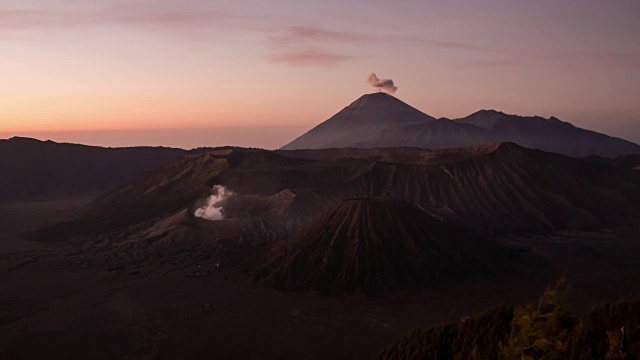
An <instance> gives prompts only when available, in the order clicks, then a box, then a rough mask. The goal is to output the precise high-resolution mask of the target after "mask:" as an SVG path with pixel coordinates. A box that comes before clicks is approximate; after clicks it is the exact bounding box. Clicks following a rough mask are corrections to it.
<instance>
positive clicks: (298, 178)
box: [45, 143, 640, 240]
mask: <svg viewBox="0 0 640 360" xmlns="http://www.w3.org/2000/svg"><path fill="white" fill-rule="evenodd" d="M214 185H223V186H225V187H227V188H228V189H229V190H231V191H233V192H235V193H236V197H235V199H236V200H234V202H231V203H230V204H229V206H228V208H227V209H225V214H227V215H228V217H230V218H234V219H258V221H257V222H255V224H256V226H259V227H265V228H264V229H260V231H261V232H262V231H266V232H270V233H271V235H270V236H269V237H270V238H271V239H274V240H281V239H283V238H284V237H286V236H290V235H291V230H292V229H293V230H295V229H294V227H296V226H300V225H303V224H305V223H308V222H309V221H312V220H314V219H315V218H317V217H318V216H320V214H322V213H323V212H324V211H326V210H327V209H328V208H330V207H331V206H333V205H334V204H336V203H338V202H340V201H342V200H345V199H350V198H360V197H382V198H393V199H401V200H405V201H407V202H409V203H411V204H414V205H416V206H418V207H419V208H421V209H424V210H425V211H427V212H428V213H429V214H432V215H433V216H435V217H437V218H438V219H440V220H442V221H444V222H445V223H447V224H449V225H455V226H460V227H463V228H465V229H467V230H469V231H472V232H475V233H478V234H485V235H497V234H504V233H512V232H529V233H540V232H550V231H556V230H565V229H569V230H578V229H597V228H602V227H609V226H617V225H629V224H631V223H633V222H634V221H635V219H637V217H638V215H639V214H640V172H638V171H634V170H630V169H624V168H619V167H613V166H609V165H607V164H599V163H594V162H591V161H587V160H579V159H574V158H571V157H567V156H563V155H558V154H552V153H545V152H542V151H538V150H530V149H526V148H523V147H520V146H518V145H515V144H510V143H506V144H492V145H484V146H476V147H466V148H456V149H447V150H438V151H426V150H421V149H373V150H356V149H329V150H311V151H290V152H289V151H277V152H271V151H266V150H249V149H226V150H224V149H221V150H218V151H215V152H209V153H205V154H201V155H191V156H187V157H183V158H181V159H178V160H176V161H174V162H172V163H171V164H168V165H166V166H164V167H161V168H159V169H157V170H154V171H152V172H150V173H148V174H147V175H145V176H144V177H142V178H139V179H137V180H135V181H133V182H131V183H129V184H128V185H127V186H125V187H122V188H120V189H117V190H115V191H112V192H110V193H108V194H105V195H104V196H102V197H100V198H98V199H97V200H96V201H95V202H94V203H93V204H91V206H90V207H89V208H88V209H87V210H86V211H85V212H84V213H83V214H82V216H81V217H80V218H79V219H77V220H74V221H72V222H69V223H67V224H59V225H57V226H54V227H52V228H49V229H48V231H47V232H46V234H47V236H45V237H46V238H49V239H54V238H57V239H63V238H67V237H73V236H74V233H75V235H76V236H82V235H88V234H92V233H93V234H95V233H100V232H104V231H105V230H107V229H123V228H125V227H127V226H130V225H132V224H136V223H141V222H151V223H153V222H155V221H159V220H160V219H163V218H165V217H167V216H171V215H173V214H175V213H177V212H179V211H181V210H185V209H193V206H194V205H195V203H196V201H198V199H202V198H203V197H206V196H208V194H209V191H211V187H212V186H214ZM281 193H282V194H287V198H288V199H289V200H288V201H286V202H285V203H282V205H278V209H279V210H278V211H277V215H273V212H270V211H267V213H269V214H268V215H267V218H268V219H267V218H265V215H264V214H265V211H264V209H266V208H269V206H270V205H265V204H267V203H268V202H269V201H270V200H268V199H269V198H270V197H273V196H277V195H278V194H281ZM274 216H275V218H273V217H274ZM265 222H269V223H271V224H273V226H267V225H266V223H265ZM79 229H82V230H83V231H79ZM282 229H284V230H282ZM225 231H226V230H225ZM55 233H58V234H59V235H55ZM225 233H226V232H225ZM214 237H215V236H214Z"/></svg>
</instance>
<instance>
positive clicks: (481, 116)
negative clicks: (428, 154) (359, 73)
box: [282, 93, 640, 157]
mask: <svg viewBox="0 0 640 360" xmlns="http://www.w3.org/2000/svg"><path fill="white" fill-rule="evenodd" d="M494 142H514V143H517V144H519V145H521V146H525V147H528V148H532V149H540V150H544V151H549V152H556V153H561V154H565V155H569V156H575V157H584V156H589V155H599V156H604V157H616V156H621V155H627V154H640V145H638V144H634V143H632V142H629V141H626V140H622V139H618V138H614V137H610V136H607V135H604V134H599V133H597V132H594V131H590V130H585V129H581V128H577V127H575V126H573V125H571V124H570V123H567V122H563V121H560V120H558V119H556V118H554V117H551V118H549V119H545V118H542V117H539V116H535V117H521V116H515V115H508V114H504V113H502V112H498V111H494V110H482V111H478V112H476V113H474V114H471V115H469V116H467V117H465V118H462V119H457V120H449V119H438V120H435V121H434V120H433V118H431V117H430V116H428V115H425V114H423V113H421V112H419V111H418V110H416V109H414V108H412V107H410V106H409V105H407V104H404V103H403V102H401V101H400V100H398V99H396V98H394V97H393V96H391V95H387V94H382V93H375V94H368V95H364V96H362V97H361V98H360V99H358V100H357V101H355V102H354V103H353V104H351V105H349V106H348V107H346V108H345V109H343V110H342V111H340V112H339V113H338V114H336V115H334V116H333V117H332V118H330V119H329V120H327V121H325V122H323V123H321V124H320V125H318V126H317V127H315V128H314V129H312V130H310V131H309V132H307V133H306V134H303V135H302V136H300V137H299V138H297V139H296V140H294V141H292V142H291V143H289V144H287V145H285V146H283V147H282V149H283V150H294V149H326V148H332V147H356V148H365V149H368V148H379V147H416V148H423V149H432V150H435V149H445V148H451V147H462V146H474V145H481V144H489V143H494Z"/></svg>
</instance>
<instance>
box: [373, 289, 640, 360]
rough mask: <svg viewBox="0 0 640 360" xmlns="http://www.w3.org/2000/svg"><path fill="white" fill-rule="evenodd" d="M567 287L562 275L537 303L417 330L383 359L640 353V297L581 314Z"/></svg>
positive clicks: (582, 358)
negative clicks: (574, 310)
mask: <svg viewBox="0 0 640 360" xmlns="http://www.w3.org/2000/svg"><path fill="white" fill-rule="evenodd" d="M563 289H564V282H562V281H560V282H559V283H558V284H557V285H556V286H555V287H553V288H550V289H547V291H545V292H544V294H543V295H542V297H541V298H540V300H539V301H538V303H537V304H535V305H532V304H529V305H526V306H519V307H515V308H514V307H507V306H498V307H495V308H493V309H491V310H489V311H487V312H485V313H484V314H481V315H478V316H475V317H472V318H469V319H466V320H465V321H463V322H462V323H460V324H453V323H451V324H446V325H439V326H435V327H431V328H428V329H418V330H415V331H414V332H412V333H410V334H408V335H406V336H404V337H402V338H401V339H400V340H398V342H396V343H395V344H394V345H392V346H390V347H388V348H386V349H384V350H383V351H382V353H380V354H379V355H378V359H436V360H440V359H447V360H462V359H474V360H480V359H487V360H488V359H492V360H495V359H509V360H511V359H518V360H533V359H549V360H556V359H559V360H561V359H562V360H563V359H567V360H574V359H575V360H586V359H605V360H622V359H637V358H640V300H637V301H631V302H620V303H617V304H603V305H599V306H594V307H593V308H592V309H591V310H589V311H588V312H586V313H585V314H584V315H583V316H582V317H581V318H580V319H576V318H574V317H572V316H570V314H569V311H568V310H567V308H566V307H565V306H564V304H563V301H562V297H563V296H562V295H563V292H564V291H563Z"/></svg>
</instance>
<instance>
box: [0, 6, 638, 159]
mask: <svg viewBox="0 0 640 360" xmlns="http://www.w3.org/2000/svg"><path fill="white" fill-rule="evenodd" d="M370 72H375V73H376V74H377V75H378V76H379V77H380V78H390V79H393V81H394V83H395V85H396V86H398V91H397V92H396V94H395V96H396V97H398V98H399V99H401V100H403V101H405V102H407V103H408V104H410V105H412V106H414V107H416V108H418V109H419V110H421V111H423V112H425V113H427V114H429V115H431V116H434V117H448V118H459V117H464V116H466V115H469V114H471V113H473V112H475V111H477V110H480V109H496V110H500V111H503V112H506V113H511V114H518V115H523V116H525V115H540V116H544V117H550V116H556V117H558V118H560V119H561V120H564V121H569V122H571V123H573V124H574V125H576V126H579V127H585V128H589V129H592V130H596V131H599V132H604V133H607V134H609V135H613V136H618V137H622V138H625V139H627V140H631V141H634V142H638V143H640V101H639V100H640V2H638V1H601V0H597V1H593V0H580V1H574V0H566V1H557V0H553V1H549V0H539V1H520V0H500V1H498V0H486V1H457V0H449V1H416V0H395V1H386V0H380V1H364V0H351V1H334V0H323V1H293V0H273V1H265V0H218V1H205V0H183V1H174V0H138V1H128V0H127V1H125V0H112V1H107V0H94V1H87V0H57V1H50V0H19V1H17V0H15V1H14V0H0V138H9V137H12V136H31V137H36V138H39V139H43V140H46V139H51V140H54V141H64V142H76V143H84V144H91V145H101V146H131V145H163V146H175V147H183V148H193V147H200V146H220V145H239V146H254V147H263V148H277V147H280V146H282V145H284V144H286V143H288V142H289V141H290V140H292V139H293V138H295V137H296V136H298V135H300V134H302V133H303V132H305V131H307V130H309V129H310V128H312V127H313V126H315V125H316V124H318V123H320V122H322V121H324V120H326V119H328V118H329V117H330V116H332V115H333V114H335V113H336V112H338V111H339V110H340V109H342V108H343V107H345V106H347V105H348V104H349V103H351V102H352V101H354V100H355V99H357V98H358V97H360V96H361V95H363V94H365V93H369V92H372V90H373V89H372V88H370V87H369V86H368V85H367V84H366V82H365V78H366V76H367V75H368V74H369V73H370Z"/></svg>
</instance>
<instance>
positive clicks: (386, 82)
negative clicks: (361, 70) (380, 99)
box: [367, 73, 398, 94]
mask: <svg viewBox="0 0 640 360" xmlns="http://www.w3.org/2000/svg"><path fill="white" fill-rule="evenodd" d="M367 84H369V85H370V86H372V87H374V88H377V89H380V90H384V91H386V92H388V93H389V94H393V93H395V92H396V90H398V87H397V86H395V85H394V84H393V80H391V79H378V77H377V76H376V74H374V73H370V74H369V75H368V76H367Z"/></svg>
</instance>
